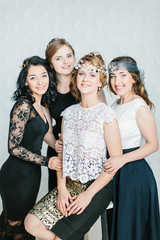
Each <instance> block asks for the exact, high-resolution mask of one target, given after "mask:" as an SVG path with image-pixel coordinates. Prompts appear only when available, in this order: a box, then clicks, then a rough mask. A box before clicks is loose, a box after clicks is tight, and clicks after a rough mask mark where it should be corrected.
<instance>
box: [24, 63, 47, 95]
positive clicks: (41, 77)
mask: <svg viewBox="0 0 160 240" xmlns="http://www.w3.org/2000/svg"><path fill="white" fill-rule="evenodd" d="M25 84H26V85H27V86H28V87H29V89H30V90H31V91H32V93H33V96H34V97H35V98H36V97H37V96H42V95H43V94H45V93H46V91H47V89H48V86H49V76H48V72H47V70H46V69H45V68H44V67H43V66H41V65H38V66H34V65H31V66H30V67H29V69H28V74H27V79H26V83H25Z"/></svg>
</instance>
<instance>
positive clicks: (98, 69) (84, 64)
mask: <svg viewBox="0 0 160 240" xmlns="http://www.w3.org/2000/svg"><path fill="white" fill-rule="evenodd" d="M87 63H88V62H87V61H83V60H82V59H80V60H79V63H78V64H77V65H76V66H75V67H74V69H81V68H82V67H86V68H88V67H89V68H90V70H91V72H93V71H94V70H95V71H96V72H102V73H103V74H106V66H105V65H103V66H102V67H99V66H98V65H97V64H96V63H91V64H87Z"/></svg>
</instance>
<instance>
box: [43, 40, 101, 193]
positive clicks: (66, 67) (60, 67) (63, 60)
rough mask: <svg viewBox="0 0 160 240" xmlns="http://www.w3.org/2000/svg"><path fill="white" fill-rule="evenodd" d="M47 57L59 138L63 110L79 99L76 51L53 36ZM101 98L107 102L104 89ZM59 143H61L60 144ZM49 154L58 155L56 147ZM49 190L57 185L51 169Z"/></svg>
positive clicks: (53, 112) (52, 105) (51, 113)
mask: <svg viewBox="0 0 160 240" xmlns="http://www.w3.org/2000/svg"><path fill="white" fill-rule="evenodd" d="M45 55H46V59H47V61H48V63H49V64H50V66H51V67H52V69H53V71H54V73H55V77H56V88H57V96H56V98H55V101H54V102H53V103H52V104H50V105H49V112H50V115H51V116H52V118H53V119H54V120H55V122H56V123H55V125H54V127H53V134H54V136H55V138H56V139H57V140H58V139H59V134H60V133H61V122H62V116H61V112H62V111H64V110H65V109H66V108H67V107H69V106H71V105H73V104H75V103H77V100H76V99H75V97H74V96H73V95H72V93H71V86H70V84H71V79H72V75H73V72H72V71H73V67H74V64H75V52H74V49H73V47H72V46H71V45H70V44H69V43H68V42H67V41H66V40H65V39H63V38H53V39H52V40H51V41H50V42H49V43H48V45H47V48H46V52H45ZM99 98H100V100H101V101H103V102H105V96H104V93H103V91H100V92H99ZM58 143H59V144H58ZM55 148H56V150H57V151H61V150H62V145H61V142H60V141H59V142H58V141H57V142H56V146H55ZM47 155H48V156H49V157H52V156H57V152H56V151H55V149H53V148H51V147H49V148H48V153H47ZM48 185H49V191H51V190H53V188H54V187H56V186H57V176H56V171H53V170H51V169H49V183H48Z"/></svg>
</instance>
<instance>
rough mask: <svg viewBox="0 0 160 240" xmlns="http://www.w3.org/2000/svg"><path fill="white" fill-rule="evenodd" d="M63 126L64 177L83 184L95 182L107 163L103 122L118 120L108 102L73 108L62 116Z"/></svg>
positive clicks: (74, 106)
mask: <svg viewBox="0 0 160 240" xmlns="http://www.w3.org/2000/svg"><path fill="white" fill-rule="evenodd" d="M61 115H62V116H63V117H64V125H63V176H64V177H65V176H69V177H70V178H71V179H72V180H77V179H78V180H80V181H81V182H82V183H86V182H87V181H90V180H93V179H96V178H97V177H98V176H99V174H100V173H101V172H102V169H103V164H104V163H105V161H106V143H105V138H104V130H103V126H104V123H109V122H111V121H112V120H113V119H115V118H116V116H115V113H114V111H113V110H112V109H111V108H110V107H108V106H107V105H106V104H105V103H99V104H97V105H95V106H93V107H90V108H82V107H81V106H80V104H76V105H72V106H71V107H69V108H67V109H66V110H65V111H64V112H62V114H61Z"/></svg>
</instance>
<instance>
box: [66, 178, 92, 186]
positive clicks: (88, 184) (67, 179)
mask: <svg viewBox="0 0 160 240" xmlns="http://www.w3.org/2000/svg"><path fill="white" fill-rule="evenodd" d="M66 181H68V182H69V181H72V182H76V183H79V184H83V185H86V186H87V187H88V186H90V185H91V184H92V183H93V182H94V181H95V179H93V180H90V181H88V182H86V183H82V182H81V181H80V180H79V179H76V180H72V179H71V178H70V177H66Z"/></svg>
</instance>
